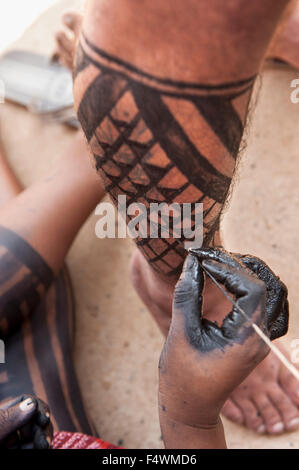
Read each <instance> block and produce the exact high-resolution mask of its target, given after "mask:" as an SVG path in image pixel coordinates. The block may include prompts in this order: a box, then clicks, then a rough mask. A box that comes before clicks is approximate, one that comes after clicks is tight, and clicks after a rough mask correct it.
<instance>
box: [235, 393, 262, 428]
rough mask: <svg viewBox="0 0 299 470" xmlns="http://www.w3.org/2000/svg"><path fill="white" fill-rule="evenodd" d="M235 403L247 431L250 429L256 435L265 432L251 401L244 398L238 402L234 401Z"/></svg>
mask: <svg viewBox="0 0 299 470" xmlns="http://www.w3.org/2000/svg"><path fill="white" fill-rule="evenodd" d="M235 402H236V405H237V406H238V408H239V409H240V410H242V413H243V415H244V421H245V425H246V426H247V427H248V428H249V429H252V431H255V432H258V433H263V432H265V426H264V422H263V419H262V418H261V416H260V413H259V412H258V409H257V407H256V406H255V404H254V403H253V402H252V401H251V400H249V399H245V398H243V399H240V400H238V401H237V400H235Z"/></svg>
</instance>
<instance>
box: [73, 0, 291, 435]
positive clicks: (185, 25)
mask: <svg viewBox="0 0 299 470" xmlns="http://www.w3.org/2000/svg"><path fill="white" fill-rule="evenodd" d="M287 3H288V2H287V1H278V2H275V5H274V7H273V2H271V1H268V0H265V1H263V2H261V1H259V0H254V1H251V2H246V3H245V2H241V1H238V0H235V1H231V2H222V1H220V0H209V1H201V2H198V1H197V0H188V1H187V2H184V3H183V4H182V2H179V1H173V0H171V1H164V2H160V1H158V0H145V1H143V2H139V1H138V0H120V1H119V2H117V4H116V3H112V2H108V1H106V0H102V1H98V0H97V1H94V0H93V1H89V2H88V8H87V13H86V16H85V18H84V21H83V25H82V34H81V38H80V43H79V47H78V50H77V55H76V67H75V72H74V79H75V83H74V91H75V102H76V107H77V111H78V116H79V119H80V121H81V124H82V127H83V130H84V132H85V135H86V137H87V139H88V142H89V144H90V147H91V149H92V153H93V154H94V160H95V165H96V169H97V171H98V172H99V174H100V175H101V176H102V178H103V180H104V183H105V185H106V189H107V191H108V192H109V194H110V195H111V197H112V199H113V200H114V201H116V200H117V198H118V196H119V195H125V196H126V197H127V203H128V204H129V203H143V204H145V206H146V207H148V206H149V204H150V203H152V202H155V203H161V202H166V203H167V204H170V203H175V202H178V203H196V202H202V203H203V207H204V245H206V246H209V245H210V246H211V245H215V244H218V243H219V237H218V236H217V235H218V229H219V220H220V215H221V211H222V209H223V206H224V203H225V200H226V198H227V195H228V192H229V188H230V183H231V180H232V177H233V173H234V169H235V164H236V159H237V156H238V149H239V145H240V141H241V138H242V134H243V129H244V126H245V123H246V115H247V111H248V103H249V100H250V95H251V91H252V87H253V84H254V79H255V77H256V75H257V74H258V72H259V68H260V66H261V63H262V61H263V57H264V56H265V53H266V50H267V48H268V46H269V43H270V40H271V37H272V35H273V32H274V30H275V27H276V25H277V23H278V21H279V19H280V17H281V14H282V12H283V9H284V7H285V6H286V5H287ZM112 31H113V34H112ZM161 225H162V224H161ZM137 245H138V247H139V248H140V252H138V253H137V254H136V255H135V257H134V259H133V262H132V277H133V281H134V284H135V287H136V288H137V290H138V293H139V295H140V296H141V298H142V299H143V300H144V302H145V303H146V305H147V306H148V308H149V310H150V311H151V312H152V313H153V314H154V316H155V318H156V319H157V321H158V323H159V324H160V326H161V328H162V329H163V330H164V332H167V329H168V326H169V317H170V312H171V301H172V293H173V286H174V283H175V281H176V279H177V274H178V272H180V270H181V266H182V262H183V259H184V257H185V252H184V250H183V248H182V243H181V240H178V239H175V238H169V239H162V238H160V239H150V238H145V239H144V238H141V239H139V240H137ZM141 253H142V254H141ZM152 268H153V269H152ZM216 292H217V290H215V288H214V287H213V286H212V285H211V284H209V285H208V286H207V289H206V292H205V306H204V307H205V314H206V316H207V317H210V316H211V315H212V313H213V311H214V310H215V306H216V305H217V307H221V306H222V308H223V309H224V310H225V309H226V308H227V305H226V303H225V302H223V300H221V298H219V297H218V296H219V295H220V294H219V293H218V292H217V293H216ZM272 361H275V359H274V358H272ZM272 365H273V364H269V363H266V362H265V363H264V364H263V365H261V366H260V369H259V371H257V374H258V377H259V380H260V382H261V383H263V387H262V390H261V389H259V390H258V391H259V395H260V396H263V397H264V398H267V400H266V399H265V400H264V402H265V403H266V405H267V414H266V413H263V414H262V410H261V409H260V408H261V403H260V402H259V403H256V402H254V400H253V396H254V395H255V394H256V391H257V389H256V381H255V380H252V381H251V382H250V383H249V385H247V386H246V387H247V388H246V390H247V392H246V393H247V395H246V396H247V401H246V403H245V404H244V400H243V401H242V400H239V402H238V408H236V406H235V405H236V402H235V401H234V403H232V401H230V402H229V403H227V406H226V408H225V409H224V412H225V414H226V415H227V416H229V417H230V418H231V419H234V420H235V421H237V420H238V421H239V422H243V423H244V424H246V425H247V426H248V427H250V428H252V429H255V430H258V429H259V430H261V426H262V425H264V426H265V429H266V430H267V431H268V432H271V433H272V432H273V433H275V432H280V431H281V430H282V429H281V423H282V422H283V423H284V424H283V425H282V428H283V429H285V428H289V427H292V426H294V420H295V419H297V416H298V414H297V408H296V406H297V402H296V401H294V400H295V398H294V392H296V390H297V389H294V384H293V383H292V392H291V390H290V389H288V388H287V387H284V386H283V385H282V383H281V378H280V377H281V376H280V368H279V366H278V365H277V363H276V366H277V367H276V369H275V373H274V374H272V375H271V374H269V372H270V370H269V369H271V371H273V370H274V369H273V368H272ZM255 374H256V373H255V372H254V373H253V374H252V377H253V379H254V377H255ZM248 380H249V381H250V380H251V379H250V378H249V379H248ZM288 380H289V379H288ZM270 388H271V389H273V390H274V389H275V394H276V398H275V399H273V400H271V403H270V402H269V397H268V390H269V389H270ZM236 394H237V396H240V394H239V392H238V391H237V392H236ZM282 396H283V397H284V398H285V400H284V406H283V407H282V406H280V405H279V403H282V400H281V397H282ZM277 398H278V399H277ZM248 402H249V405H250V406H247V404H248ZM259 414H261V415H262V417H259ZM277 425H279V426H277ZM295 425H296V422H295ZM279 428H280V431H279Z"/></svg>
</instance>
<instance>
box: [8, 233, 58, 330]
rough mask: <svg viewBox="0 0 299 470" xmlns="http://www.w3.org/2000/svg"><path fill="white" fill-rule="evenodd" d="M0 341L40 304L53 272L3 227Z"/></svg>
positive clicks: (24, 243)
mask: <svg viewBox="0 0 299 470" xmlns="http://www.w3.org/2000/svg"><path fill="white" fill-rule="evenodd" d="M0 266H1V270H0V337H1V338H5V337H6V336H7V335H8V334H11V333H12V331H13V330H14V329H15V328H16V327H17V326H18V325H19V324H20V323H21V321H22V319H24V318H25V317H26V316H28V315H29V314H30V313H31V312H32V310H33V309H34V308H36V307H37V305H38V304H39V303H40V301H41V299H42V297H43V295H44V293H45V292H46V290H47V289H48V288H49V286H50V285H51V282H52V281H53V277H54V276H53V272H52V270H51V269H50V267H49V266H48V265H47V263H46V262H45V261H44V260H43V259H42V258H41V257H40V255H39V254H38V253H37V252H36V251H35V250H34V249H33V248H32V247H31V246H30V245H29V244H28V243H27V242H26V241H25V240H23V239H22V238H21V237H19V236H18V235H17V234H16V233H14V232H13V231H11V230H9V229H7V228H5V227H0Z"/></svg>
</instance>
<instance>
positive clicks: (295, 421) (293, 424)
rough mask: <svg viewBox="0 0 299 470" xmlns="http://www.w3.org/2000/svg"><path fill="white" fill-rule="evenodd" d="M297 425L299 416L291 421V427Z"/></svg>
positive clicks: (298, 424)
mask: <svg viewBox="0 0 299 470" xmlns="http://www.w3.org/2000/svg"><path fill="white" fill-rule="evenodd" d="M297 426H299V418H294V419H292V420H291V421H290V422H289V427H290V428H296V427H297Z"/></svg>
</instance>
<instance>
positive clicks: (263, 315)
mask: <svg viewBox="0 0 299 470" xmlns="http://www.w3.org/2000/svg"><path fill="white" fill-rule="evenodd" d="M208 251H209V250H202V252H201V253H199V251H198V255H197V256H195V255H192V254H190V255H189V256H188V257H187V259H186V261H185V265H184V269H183V273H182V275H181V277H180V280H179V281H178V283H177V285H176V288H175V292H174V301H173V316H172V322H171V327H170V331H169V335H168V338H167V341H166V343H165V346H164V349H163V352H162V355H161V359H160V385H159V405H160V416H161V415H163V413H164V414H167V417H168V419H171V420H172V421H173V422H178V423H183V424H184V425H188V426H193V427H201V426H202V427H213V426H216V425H217V423H218V422H219V413H220V410H221V407H222V406H223V404H224V402H225V400H226V399H227V398H228V396H229V395H230V393H231V392H232V390H233V389H234V388H236V387H237V386H238V385H239V384H240V383H241V382H242V381H243V380H244V379H245V378H246V377H247V375H249V374H250V372H251V371H252V370H253V369H254V368H255V366H256V365H257V364H258V363H259V362H261V361H262V360H263V359H264V357H265V356H266V355H267V353H268V352H269V351H268V347H267V346H266V345H265V344H264V343H263V342H262V341H261V339H260V338H259V337H258V336H257V334H256V333H255V331H254V330H253V328H252V327H251V326H250V324H249V323H248V321H246V319H245V318H244V316H243V315H242V314H241V313H240V312H239V311H238V310H237V309H235V308H233V310H232V311H231V313H230V314H229V315H228V316H227V317H226V318H225V319H224V321H223V323H222V325H221V326H219V325H217V324H216V323H212V322H211V321H209V320H207V319H206V318H204V317H203V316H202V303H203V299H202V292H203V287H204V273H203V270H202V268H201V266H200V262H199V259H198V258H201V259H202V260H203V261H202V262H203V265H204V267H205V269H206V270H207V271H208V272H210V273H211V274H212V275H213V276H214V278H216V279H217V280H218V282H220V283H221V284H223V285H224V286H225V288H226V289H227V290H228V291H229V292H230V293H231V294H233V296H234V298H235V300H236V302H237V304H238V305H239V306H240V307H241V308H242V309H243V310H244V311H245V312H246V314H247V316H249V317H250V318H251V319H252V320H253V321H254V322H255V323H256V324H257V325H258V326H259V327H260V328H261V329H262V330H263V331H264V332H265V333H266V334H267V335H268V336H270V332H271V331H272V330H273V328H276V327H277V325H276V321H277V310H279V306H280V308H281V296H279V297H278V298H277V299H276V301H275V302H274V303H273V305H272V308H271V309H270V308H269V305H268V302H267V290H268V285H267V284H266V283H265V282H264V281H262V280H261V279H259V278H258V276H257V275H256V274H255V273H254V272H253V271H252V270H249V269H248V268H246V267H245V265H244V264H242V262H240V261H239V260H238V257H234V256H232V255H230V254H228V253H225V257H222V258H221V259H220V257H219V256H218V258H217V257H216V259H215V257H214V258H213V257H212V256H210V257H209V256H208ZM211 251H213V250H211ZM203 252H205V258H204V256H203ZM261 263H262V262H261ZM263 266H265V265H264V264H263ZM267 272H268V271H267ZM283 311H284V312H285V309H284V310H283ZM285 315H286V316H287V312H286V313H285ZM279 317H280V316H279ZM283 320H286V319H285V318H284V319H283ZM286 322H287V320H286ZM162 419H163V418H162Z"/></svg>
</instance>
